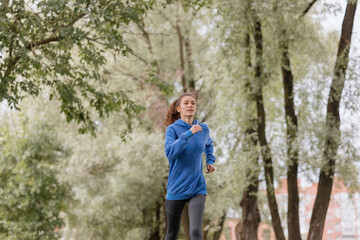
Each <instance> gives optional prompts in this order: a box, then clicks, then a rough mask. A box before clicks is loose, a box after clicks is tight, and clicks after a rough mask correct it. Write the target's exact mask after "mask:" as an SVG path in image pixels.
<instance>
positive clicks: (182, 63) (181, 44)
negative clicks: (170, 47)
mask: <svg viewBox="0 0 360 240" xmlns="http://www.w3.org/2000/svg"><path fill="white" fill-rule="evenodd" d="M177 11H179V10H177ZM176 32H177V35H178V38H179V56H180V74H181V84H182V85H183V92H184V93H186V92H187V91H188V89H187V83H186V77H185V60H184V36H183V35H182V33H181V28H180V19H179V12H177V16H176Z"/></svg>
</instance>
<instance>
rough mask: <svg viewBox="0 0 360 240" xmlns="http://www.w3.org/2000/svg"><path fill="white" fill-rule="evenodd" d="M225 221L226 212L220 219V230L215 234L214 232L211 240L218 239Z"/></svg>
mask: <svg viewBox="0 0 360 240" xmlns="http://www.w3.org/2000/svg"><path fill="white" fill-rule="evenodd" d="M225 219H226V212H225V213H224V215H222V217H221V218H220V222H219V224H218V225H219V226H220V229H219V230H217V231H216V232H214V236H213V240H219V239H220V236H221V232H222V230H223V228H224V223H225Z"/></svg>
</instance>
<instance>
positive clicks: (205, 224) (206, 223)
mask: <svg viewBox="0 0 360 240" xmlns="http://www.w3.org/2000/svg"><path fill="white" fill-rule="evenodd" d="M208 224H210V220H209V219H205V220H204V222H203V226H202V236H203V240H207V239H208V236H207V235H208V232H209V230H208V229H206V230H205V228H206V226H207V225H208Z"/></svg>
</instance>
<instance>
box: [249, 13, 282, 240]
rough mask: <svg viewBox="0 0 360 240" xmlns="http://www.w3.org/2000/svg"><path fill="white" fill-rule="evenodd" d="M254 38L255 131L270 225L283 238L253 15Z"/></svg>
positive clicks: (260, 44) (260, 42) (258, 35)
mask: <svg viewBox="0 0 360 240" xmlns="http://www.w3.org/2000/svg"><path fill="white" fill-rule="evenodd" d="M253 34H254V40H255V49H256V50H255V84H256V85H255V90H254V92H255V93H254V94H255V101H256V106H257V124H258V126H257V133H258V141H259V143H260V146H261V157H262V159H263V161H264V173H265V182H266V195H267V199H268V202H269V208H270V213H271V221H272V226H273V228H274V232H275V235H276V239H277V240H285V235H284V231H283V228H282V225H281V219H280V215H279V210H278V204H277V201H276V197H275V187H274V169H273V162H272V157H271V152H270V146H269V145H268V143H267V140H266V135H265V122H266V120H265V117H266V115H265V108H264V98H263V93H262V91H263V89H262V87H263V83H262V81H263V80H264V79H263V78H264V76H263V56H262V54H263V36H262V31H261V22H260V20H259V19H258V18H257V17H256V16H255V17H254V33H253Z"/></svg>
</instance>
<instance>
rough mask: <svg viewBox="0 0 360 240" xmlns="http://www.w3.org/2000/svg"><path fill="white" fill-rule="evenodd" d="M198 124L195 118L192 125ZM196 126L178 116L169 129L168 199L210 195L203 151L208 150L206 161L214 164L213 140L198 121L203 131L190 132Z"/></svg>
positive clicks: (206, 128) (167, 134) (166, 141)
mask: <svg viewBox="0 0 360 240" xmlns="http://www.w3.org/2000/svg"><path fill="white" fill-rule="evenodd" d="M198 123H199V122H198V121H197V120H194V122H193V125H196V124H198ZM193 125H191V126H190V125H189V124H188V123H186V122H184V121H183V120H181V119H179V120H177V121H176V122H174V123H173V124H171V125H169V126H168V127H167V129H166V133H165V154H166V157H167V158H168V160H169V164H170V171H169V178H168V183H167V195H166V199H169V200H181V199H188V198H191V197H193V196H195V195H197V194H207V191H206V183H205V178H204V175H203V173H202V165H203V164H202V162H203V161H202V153H203V152H205V156H206V164H214V162H215V156H214V155H213V153H214V148H213V144H212V143H213V140H212V139H211V138H210V132H209V128H208V126H207V125H206V124H203V123H199V125H200V126H201V128H202V132H200V131H199V132H197V133H195V134H193V133H192V132H191V131H190V128H191V127H192V126H193Z"/></svg>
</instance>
